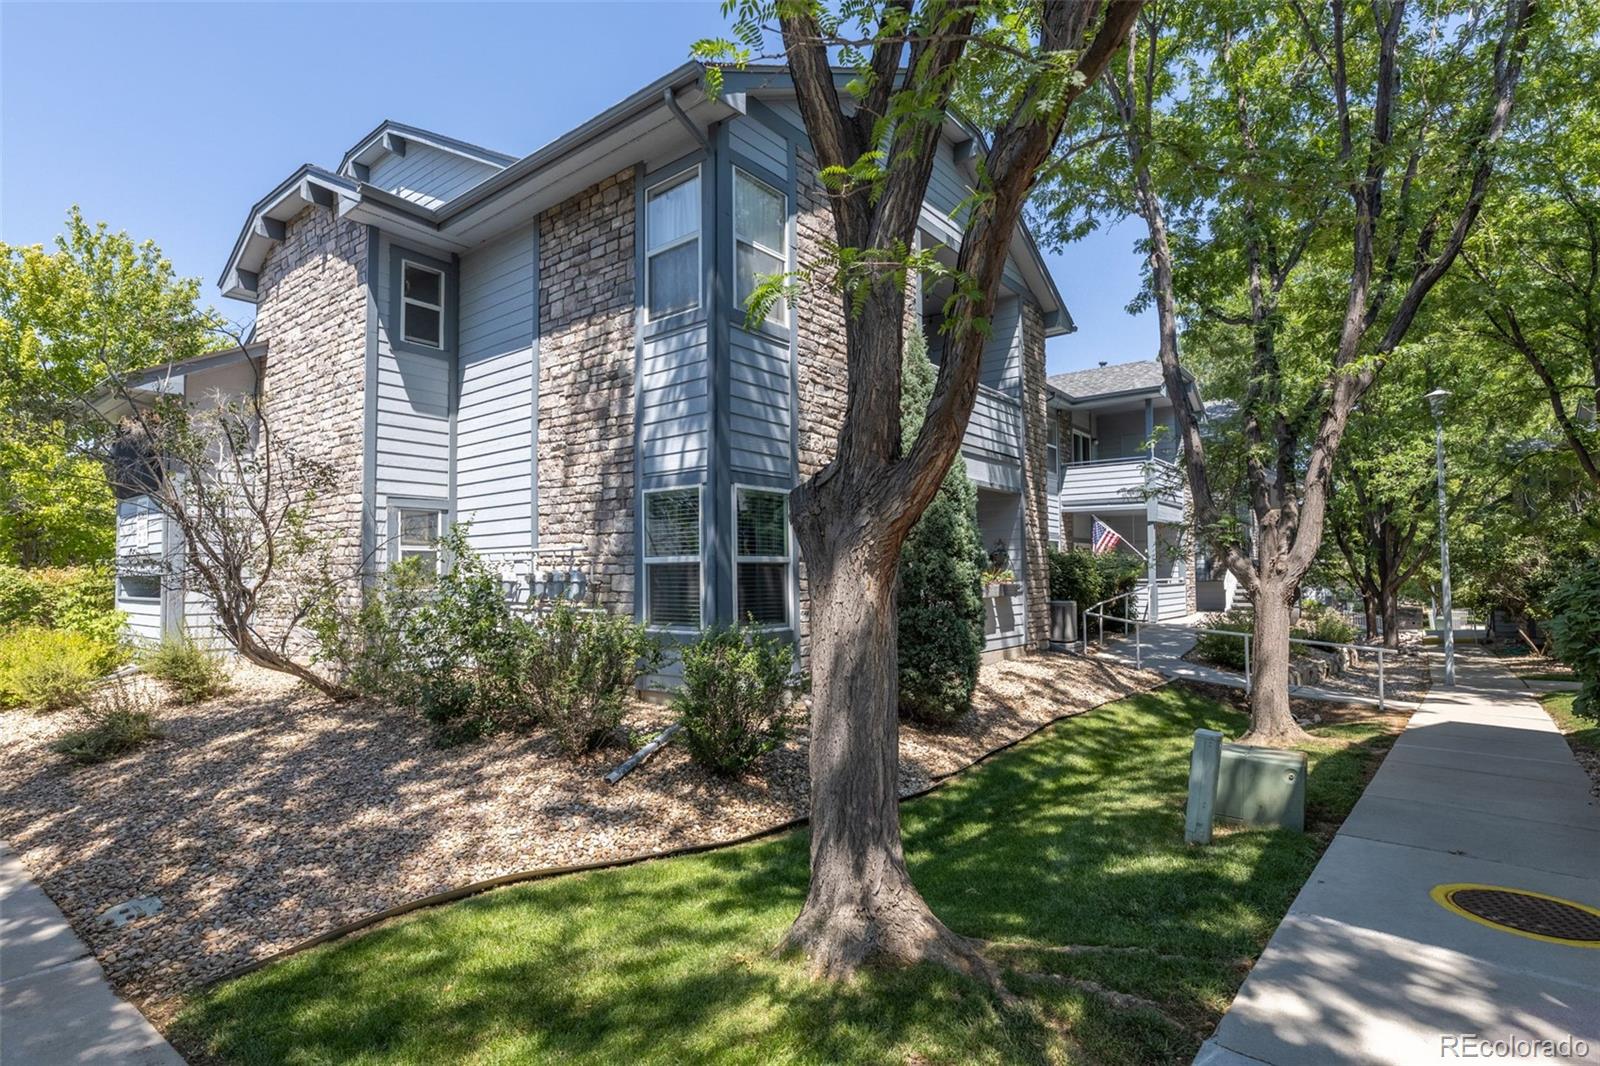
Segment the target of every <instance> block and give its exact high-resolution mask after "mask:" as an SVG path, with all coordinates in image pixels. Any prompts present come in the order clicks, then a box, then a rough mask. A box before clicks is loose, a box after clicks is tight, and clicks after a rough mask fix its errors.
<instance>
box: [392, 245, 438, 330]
mask: <svg viewBox="0 0 1600 1066" xmlns="http://www.w3.org/2000/svg"><path fill="white" fill-rule="evenodd" d="M400 278H401V280H400V284H401V286H402V291H401V294H400V295H401V302H400V308H401V310H400V314H401V319H402V322H401V326H400V330H401V335H402V336H403V337H405V339H406V340H408V341H410V342H411V343H413V344H426V345H427V346H428V347H430V348H442V347H443V346H444V342H443V337H444V275H443V274H441V273H439V272H438V271H437V270H433V269H430V268H429V267H425V266H419V265H418V264H416V263H410V262H408V263H405V264H404V265H403V268H402V269H401V271H400Z"/></svg>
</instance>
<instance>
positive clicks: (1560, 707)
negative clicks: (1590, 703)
mask: <svg viewBox="0 0 1600 1066" xmlns="http://www.w3.org/2000/svg"><path fill="white" fill-rule="evenodd" d="M1577 698H1578V694H1577V693H1576V692H1547V693H1545V694H1544V695H1543V696H1540V697H1539V702H1540V703H1542V704H1544V709H1545V710H1547V711H1549V712H1550V717H1552V718H1554V719H1555V720H1556V725H1557V726H1559V727H1560V728H1561V731H1562V732H1563V733H1565V734H1566V735H1567V743H1568V744H1570V745H1572V746H1573V747H1574V748H1582V749H1584V750H1585V751H1593V752H1600V722H1597V721H1595V720H1594V719H1593V718H1579V717H1578V716H1577V715H1576V714H1575V713H1573V710H1572V705H1573V703H1575V702H1576V701H1577Z"/></svg>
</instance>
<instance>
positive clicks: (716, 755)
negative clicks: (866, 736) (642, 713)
mask: <svg viewBox="0 0 1600 1066" xmlns="http://www.w3.org/2000/svg"><path fill="white" fill-rule="evenodd" d="M798 688H799V685H798V682H797V681H796V679H795V676H794V646H793V645H792V644H791V643H790V642H789V641H787V640H783V639H780V638H778V637H774V636H769V635H767V634H764V633H762V632H761V631H760V630H754V629H741V628H739V627H737V626H732V627H717V628H713V629H709V630H707V631H706V632H705V633H703V634H701V636H700V639H698V640H696V641H695V642H694V643H693V644H689V645H686V646H685V647H684V649H683V684H682V686H681V687H680V688H679V689H678V691H677V693H676V694H675V695H674V696H673V698H672V707H673V710H674V711H675V712H676V713H677V716H678V721H679V722H680V723H682V725H683V736H684V744H685V745H686V746H687V747H688V749H689V755H690V757H691V758H693V759H694V761H695V762H697V763H699V764H700V765H701V766H703V767H705V768H706V769H707V770H710V771H711V772H712V773H714V774H717V775H719V776H722V777H737V776H739V775H740V774H742V773H744V772H745V771H746V770H748V769H749V768H750V766H751V765H752V764H753V763H755V761H756V760H757V759H759V758H761V756H763V755H765V754H766V753H767V752H769V751H772V750H773V749H774V748H776V747H778V746H779V745H780V744H782V743H783V741H784V739H785V738H786V737H787V736H788V735H789V722H788V718H789V712H790V707H791V706H792V704H793V702H794V695H795V693H796V691H798Z"/></svg>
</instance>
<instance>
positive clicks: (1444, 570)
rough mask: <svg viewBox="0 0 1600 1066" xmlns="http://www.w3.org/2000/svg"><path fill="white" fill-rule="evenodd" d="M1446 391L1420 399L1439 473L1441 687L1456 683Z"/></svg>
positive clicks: (1447, 395)
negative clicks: (1446, 497)
mask: <svg viewBox="0 0 1600 1066" xmlns="http://www.w3.org/2000/svg"><path fill="white" fill-rule="evenodd" d="M1449 397H1450V393H1449V391H1448V390H1446V389H1442V388H1441V389H1434V390H1433V391H1432V392H1430V393H1428V395H1427V396H1425V397H1423V398H1424V399H1426V400H1427V401H1428V407H1429V409H1430V410H1432V411H1433V453H1434V462H1435V464H1436V465H1437V467H1438V473H1439V477H1438V480H1439V591H1440V593H1441V599H1443V600H1444V683H1445V684H1446V685H1454V684H1455V683H1456V619H1455V615H1454V614H1453V613H1452V612H1451V610H1450V541H1449V540H1448V539H1447V538H1446V536H1445V514H1444V402H1445V400H1447V399H1448V398H1449Z"/></svg>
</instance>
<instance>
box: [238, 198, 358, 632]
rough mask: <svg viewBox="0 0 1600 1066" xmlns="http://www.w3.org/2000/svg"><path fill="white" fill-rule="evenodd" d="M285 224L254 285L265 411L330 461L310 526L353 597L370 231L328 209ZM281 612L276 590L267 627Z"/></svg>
mask: <svg viewBox="0 0 1600 1066" xmlns="http://www.w3.org/2000/svg"><path fill="white" fill-rule="evenodd" d="M285 229H286V232H285V234H284V239H283V241H282V242H281V243H280V244H279V245H278V246H277V247H275V248H273V249H272V251H271V253H270V254H269V255H268V257H267V261H266V262H265V263H264V264H263V266H262V269H261V274H260V278H259V281H258V290H257V291H258V292H259V294H260V295H259V298H258V299H257V302H256V319H255V322H256V339H257V340H258V341H265V342H266V343H267V370H266V383H265V384H266V388H265V395H266V411H267V418H268V419H269V420H270V425H271V426H272V429H273V433H274V434H275V436H276V438H277V439H278V440H279V441H282V442H284V443H286V444H287V445H289V446H290V447H292V448H293V449H295V450H296V451H298V452H299V453H301V454H304V455H308V456H312V457H314V458H317V459H319V460H322V461H324V462H329V463H332V464H333V467H334V473H335V477H336V482H335V483H336V486H337V487H336V489H335V490H334V492H332V493H331V494H329V495H327V496H325V497H323V498H322V499H319V500H318V501H317V502H316V504H315V505H314V507H313V508H312V512H311V516H310V523H309V524H310V529H311V531H312V532H314V533H317V534H319V535H320V536H321V537H323V538H325V540H324V542H325V543H329V544H331V545H332V546H333V549H334V552H335V554H336V562H337V563H338V564H339V567H340V570H341V571H343V572H347V573H349V574H350V576H351V582H350V588H351V594H352V596H353V597H354V596H358V595H359V590H360V582H359V580H358V571H359V568H360V567H361V565H362V559H361V528H362V499H361V486H362V470H361V465H362V453H363V440H362V430H363V425H364V419H363V412H364V405H365V388H366V356H367V337H366V329H367V229H366V227H365V226H363V225H360V224H358V223H355V222H347V221H341V220H339V219H338V218H336V217H335V216H334V214H333V212H332V211H331V210H330V209H328V208H325V207H308V208H306V209H305V210H304V211H302V212H301V213H300V214H299V215H297V216H295V217H294V218H293V219H292V220H290V221H289V223H288V224H287V226H286V228H285ZM285 609H286V607H285V604H284V603H283V601H282V600H280V599H278V598H276V597H270V598H269V599H268V600H267V602H266V603H264V604H263V607H262V610H261V619H260V621H261V625H262V629H263V631H264V632H266V633H268V634H271V635H280V634H281V632H282V629H281V626H282V625H283V623H284V611H285ZM275 625H276V626H278V628H277V629H274V626H275ZM306 640H307V638H306V635H305V634H303V633H297V634H293V635H292V636H291V641H290V647H291V648H293V649H294V650H295V651H297V652H303V651H304V650H305V649H306Z"/></svg>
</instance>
